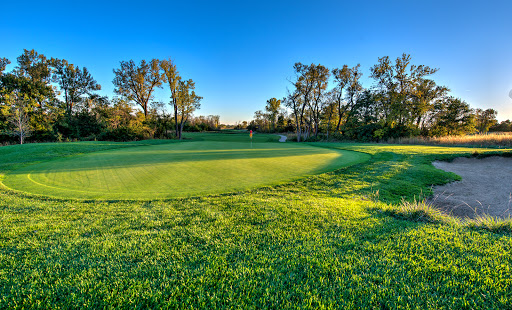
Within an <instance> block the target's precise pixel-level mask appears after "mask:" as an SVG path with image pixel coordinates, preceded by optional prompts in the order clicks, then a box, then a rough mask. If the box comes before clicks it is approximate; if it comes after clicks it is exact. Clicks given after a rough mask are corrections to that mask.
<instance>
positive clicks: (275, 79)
mask: <svg viewBox="0 0 512 310" xmlns="http://www.w3.org/2000/svg"><path fill="white" fill-rule="evenodd" d="M2 13H3V14H2V17H1V18H0V33H1V36H0V37H1V41H0V57H7V58H9V59H10V60H11V61H12V62H13V63H15V60H16V57H17V56H19V55H20V54H21V53H22V52H23V49H24V48H26V49H35V50H36V51H38V52H40V53H43V54H45V55H46V56H48V57H56V58H64V59H67V60H68V61H69V62H71V63H74V64H75V65H78V66H85V67H87V68H88V69H89V70H90V71H91V73H92V74H93V76H94V77H95V78H96V80H97V81H98V82H99V83H100V84H101V85H102V87H103V90H102V91H101V93H102V94H103V95H108V96H109V97H111V96H112V95H113V85H112V79H113V73H112V69H113V68H116V67H118V65H119V61H121V60H129V59H133V60H135V61H139V60H141V59H151V58H159V59H163V58H168V57H171V58H172V59H174V60H175V62H176V64H177V65H178V69H179V71H180V73H181V75H182V76H183V77H184V78H192V79H193V80H194V81H196V86H197V88H196V90H197V93H198V94H199V95H201V96H203V97H204V99H203V101H202V108H201V110H199V111H198V112H197V113H196V114H201V115H208V114H218V115H220V116H221V122H223V123H234V122H236V121H242V120H250V119H252V117H253V113H254V111H256V110H259V109H263V108H264V106H265V102H266V100H267V99H269V98H271V97H277V98H281V97H283V96H284V95H285V93H286V87H287V86H288V84H289V83H288V82H287V78H290V77H291V76H292V75H293V71H292V67H293V64H294V63H295V62H302V63H306V64H310V63H320V64H323V65H325V66H327V67H329V68H335V67H342V66H343V65H344V64H347V65H349V66H353V65H356V64H357V63H361V67H362V69H363V72H364V77H363V84H364V86H365V87H370V86H371V85H372V83H373V81H372V80H371V79H369V68H370V67H371V66H372V65H374V64H375V63H376V62H377V59H378V57H382V56H390V57H391V58H393V59H394V58H396V57H398V56H400V55H401V54H402V53H404V52H405V53H409V54H411V55H412V60H413V63H415V64H424V65H429V66H431V67H437V68H440V71H439V72H438V73H436V74H435V75H434V78H435V80H436V81H437V82H438V83H439V84H442V85H446V86H448V87H449V88H450V89H451V90H452V94H453V95H455V96H457V97H460V98H462V99H464V100H466V101H467V102H468V103H469V104H470V105H471V106H472V107H475V108H483V109H487V108H495V109H497V110H498V112H499V114H498V119H499V120H505V119H508V118H510V119H512V99H511V98H510V97H509V92H510V90H511V89H512V40H511V32H512V16H511V13H512V1H506V0H502V1H501V0H500V1H492V0H491V1H483V0H482V1H474V2H472V1H450V0H443V1H437V0H436V1H421V3H420V1H392V0H390V1H346V2H343V1H319V0H316V1H277V0H274V1H218V2H216V1H179V2H174V1H161V2H155V1H120V2H110V1H79V2H73V1H37V2H31V1H23V2H16V1H5V2H4V3H3V4H2ZM13 66H14V65H13V64H12V65H10V66H9V67H8V70H9V69H11V68H12V67H13ZM157 99H158V100H161V101H167V100H168V93H167V92H166V91H159V92H157Z"/></svg>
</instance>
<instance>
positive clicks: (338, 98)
mask: <svg viewBox="0 0 512 310" xmlns="http://www.w3.org/2000/svg"><path fill="white" fill-rule="evenodd" d="M332 75H333V77H334V83H335V85H334V88H333V90H332V97H333V99H334V101H335V102H336V106H337V108H338V123H337V124H336V131H339V130H340V126H341V120H342V119H343V116H344V115H345V113H346V111H347V107H346V105H345V104H344V101H343V91H344V89H345V87H346V86H347V84H348V83H349V80H350V69H349V68H348V66H347V65H344V66H343V68H342V69H338V68H335V69H333V70H332Z"/></svg>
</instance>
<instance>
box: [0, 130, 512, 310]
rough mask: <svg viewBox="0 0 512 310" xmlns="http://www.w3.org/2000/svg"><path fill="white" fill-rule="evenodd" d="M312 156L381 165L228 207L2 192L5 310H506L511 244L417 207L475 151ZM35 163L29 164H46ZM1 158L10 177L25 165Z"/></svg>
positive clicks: (0, 256) (0, 278)
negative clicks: (455, 162)
mask: <svg viewBox="0 0 512 310" xmlns="http://www.w3.org/2000/svg"><path fill="white" fill-rule="evenodd" d="M238 138H243V137H236V139H238ZM218 139H221V137H218ZM223 139H227V138H223ZM262 142H265V141H262ZM185 143H190V142H185ZM100 145H101V144H100ZM315 145H316V146H317V147H324V148H330V149H343V150H352V151H357V152H364V153H367V154H369V155H371V156H372V157H371V159H370V160H369V161H366V162H361V163H359V164H356V165H352V166H348V167H344V168H341V169H338V170H335V171H332V172H328V173H323V174H319V175H313V176H310V177H307V178H303V179H299V180H296V181H294V182H290V183H283V184H280V185H278V186H268V187H264V188H261V187H258V188H255V189H252V190H248V191H245V192H240V193H233V194H229V195H219V196H204V197H195V198H183V199H181V198H180V199H168V200H158V201H94V200H90V201H76V200H66V199H51V198H44V197H34V196H32V195H27V194H23V193H20V192H11V191H5V190H3V191H0V223H1V225H0V308H8V309H11V308H12V309H16V308H17V309H22V308H89V309H97V308H173V309H176V308H178V309H185V308H186V309H188V308H193V309H219V308H240V309H278V308H279V309H282V308H288V309H296V308H315V309H458V308H460V309H482V308H483V309H485V308H487V309H507V308H509V307H510V305H511V304H512V256H511V255H510V254H511V249H512V237H511V236H512V235H511V234H510V232H509V231H507V230H493V231H490V230H485V229H480V228H476V229H475V228H474V227H470V226H468V225H465V224H460V223H448V222H445V221H443V220H438V219H439V218H438V217H437V216H438V214H437V213H436V214H434V215H431V213H430V212H431V211H432V210H431V209H428V207H429V206H428V205H423V204H422V203H421V200H420V199H417V200H416V203H415V202H414V199H415V197H418V196H419V195H423V196H428V195H429V190H430V186H431V185H432V184H442V183H445V182H448V181H451V180H454V179H456V176H455V175H454V174H452V173H447V172H444V171H440V170H437V169H435V168H434V167H433V166H432V165H431V164H430V162H431V161H432V160H434V159H437V160H439V159H450V158H453V157H456V156H471V154H473V152H474V151H475V149H473V148H443V147H431V146H420V147H414V146H403V145H402V146H391V145H377V144H366V145H363V144H342V143H339V144H315ZM89 146H90V147H93V146H94V148H99V144H94V145H89ZM40 147H43V146H40ZM105 148H107V146H105ZM140 148H146V146H140ZM43 149H44V150H46V148H43ZM43 149H42V150H43ZM14 150H16V152H18V151H19V149H14ZM11 151H12V152H14V151H13V150H11ZM11 151H10V152H11ZM477 151H478V152H479V153H486V152H488V150H485V149H477ZM12 152H11V153H9V154H13V153H12ZM73 152H77V153H86V152H87V150H86V147H84V146H83V145H81V144H67V146H66V147H64V148H61V145H56V146H55V147H54V148H52V154H53V155H52V156H51V157H56V156H60V155H66V156H68V155H70V154H72V153H73ZM36 153H37V152H33V153H31V154H33V155H31V157H30V160H29V161H33V162H43V161H45V160H48V159H49V158H48V156H47V155H46V153H45V152H40V154H39V157H38V155H37V154H36ZM1 154H2V149H1V148H0V159H1V160H2V161H1V163H2V166H0V167H1V168H0V169H1V171H2V173H3V172H5V171H8V170H9V169H10V167H11V166H15V167H16V168H17V169H19V168H20V167H21V166H23V165H26V164H27V162H26V161H27V160H21V159H20V158H19V157H18V158H17V157H15V156H5V154H6V153H3V154H4V155H1ZM16 154H23V153H22V152H20V153H16ZM20 162H21V163H20ZM377 191H378V193H379V195H378V196H376V195H375V192H377ZM402 203H403V205H401V204H402ZM416 206H418V208H416ZM391 208H396V209H394V211H389V212H388V210H391Z"/></svg>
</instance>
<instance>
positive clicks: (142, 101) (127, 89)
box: [113, 59, 163, 117]
mask: <svg viewBox="0 0 512 310" xmlns="http://www.w3.org/2000/svg"><path fill="white" fill-rule="evenodd" d="M114 74H115V78H114V80H113V83H114V86H115V87H116V88H115V89H114V91H115V92H116V94H119V95H121V96H123V97H125V98H126V99H127V100H128V101H134V102H135V103H136V104H138V105H139V106H140V107H141V108H142V110H143V111H144V116H145V117H147V115H148V104H149V102H150V100H152V99H153V91H154V90H155V88H157V87H160V86H161V85H162V80H163V75H162V73H161V72H160V62H159V61H158V59H152V60H151V61H150V62H146V61H145V60H142V61H141V62H140V65H139V66H137V65H136V64H135V62H134V61H133V60H130V61H121V62H120V68H119V69H114Z"/></svg>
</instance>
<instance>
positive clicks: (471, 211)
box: [432, 156, 512, 218]
mask: <svg viewBox="0 0 512 310" xmlns="http://www.w3.org/2000/svg"><path fill="white" fill-rule="evenodd" d="M432 164H433V165H434V166H435V167H436V168H438V169H442V170H445V171H451V172H454V173H456V174H458V175H460V176H461V177H462V181H458V182H453V183H450V184H446V185H443V186H436V187H434V188H433V190H434V198H433V199H432V201H433V202H434V205H435V206H436V207H438V208H439V209H441V210H442V211H444V212H446V213H449V214H451V215H454V216H458V217H470V218H474V217H475V216H477V215H484V214H487V215H491V216H493V217H500V218H505V217H509V216H512V212H511V208H512V201H511V194H512V158H505V157H498V156H493V157H487V158H484V159H476V158H457V159H455V160H454V161H453V162H443V161H435V162H433V163H432Z"/></svg>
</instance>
